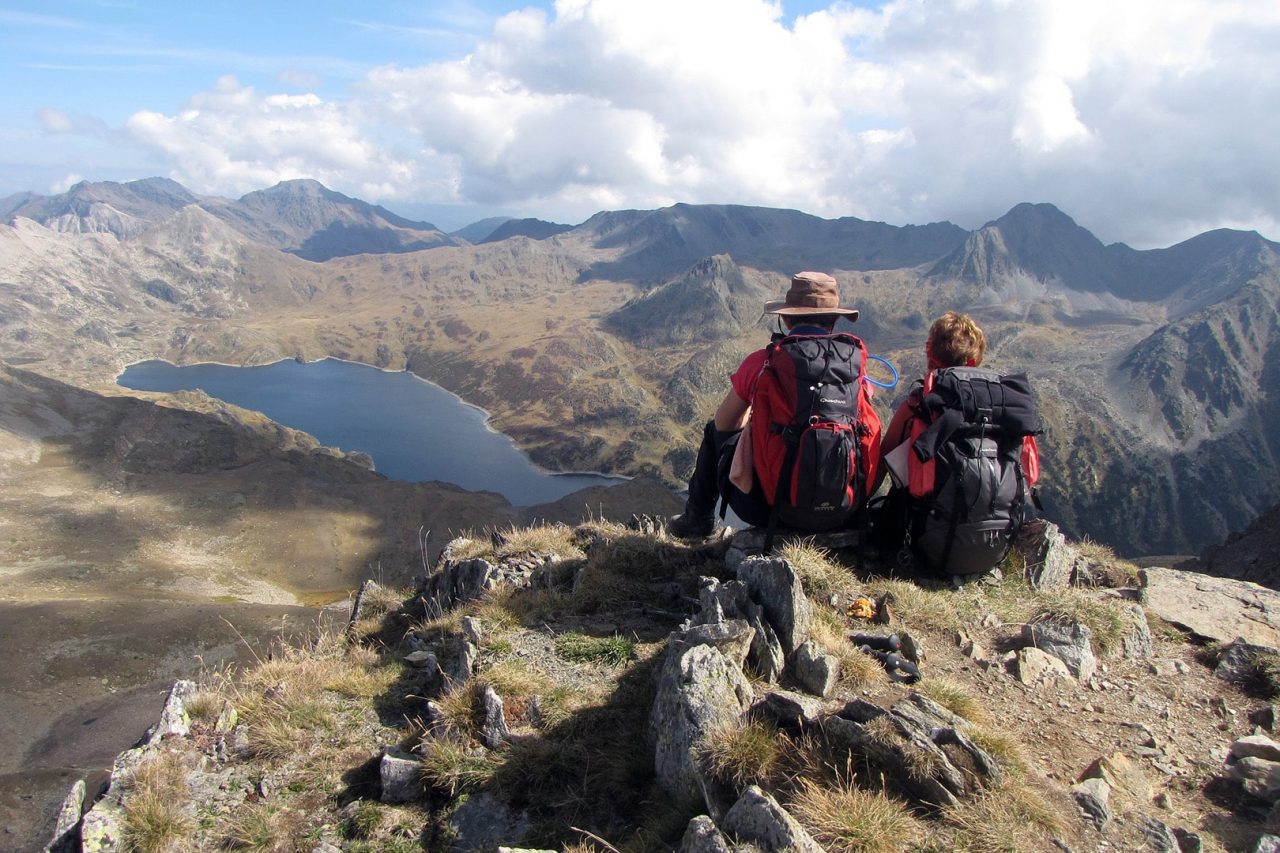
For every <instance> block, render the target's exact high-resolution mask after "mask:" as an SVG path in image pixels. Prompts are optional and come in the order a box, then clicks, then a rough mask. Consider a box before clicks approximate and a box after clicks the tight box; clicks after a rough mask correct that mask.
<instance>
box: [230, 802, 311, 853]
mask: <svg viewBox="0 0 1280 853" xmlns="http://www.w3.org/2000/svg"><path fill="white" fill-rule="evenodd" d="M307 828H308V827H307V818H306V816H305V815H303V814H300V813H299V812H297V811H295V810H293V809H290V808H288V807H286V806H283V805H281V804H280V803H278V802H271V801H265V800H264V801H259V802H256V803H251V804H248V805H246V806H244V808H242V809H240V810H239V811H238V812H237V813H236V814H235V815H234V816H233V818H232V820H231V825H230V827H229V828H228V830H227V833H226V844H225V846H226V847H228V848H230V849H232V850H251V851H260V853H305V851H309V850H311V849H312V848H313V847H314V846H315V841H314V840H313V839H309V838H308V837H307Z"/></svg>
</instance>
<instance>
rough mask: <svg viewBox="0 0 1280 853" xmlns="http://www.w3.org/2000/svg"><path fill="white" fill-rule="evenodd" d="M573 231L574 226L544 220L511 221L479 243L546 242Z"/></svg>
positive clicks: (500, 226)
mask: <svg viewBox="0 0 1280 853" xmlns="http://www.w3.org/2000/svg"><path fill="white" fill-rule="evenodd" d="M572 229H573V226H572V225H561V224H559V223H558V222H547V221H546V220H544V219H509V220H507V221H506V222H504V223H502V224H501V225H499V226H498V227H497V228H495V229H494V230H493V232H492V233H491V234H489V236H488V237H485V238H484V239H483V240H480V241H478V242H481V243H496V242H498V241H499V240H506V239H508V238H510V237H528V238H529V239H531V240H545V239H547V238H548V237H554V236H556V235H557V234H563V233H564V232H566V231H570V230H572Z"/></svg>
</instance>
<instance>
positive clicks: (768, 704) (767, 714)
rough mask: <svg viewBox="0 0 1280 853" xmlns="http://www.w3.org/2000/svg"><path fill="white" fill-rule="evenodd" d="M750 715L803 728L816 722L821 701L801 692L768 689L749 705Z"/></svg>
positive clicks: (783, 724) (820, 709) (820, 711)
mask: <svg viewBox="0 0 1280 853" xmlns="http://www.w3.org/2000/svg"><path fill="white" fill-rule="evenodd" d="M751 715H752V716H753V717H756V718H758V719H766V720H772V721H773V722H775V723H777V724H778V725H780V726H797V727H800V728H804V727H805V726H811V725H813V724H815V723H817V722H818V720H819V718H820V717H821V715H822V703H821V702H819V701H818V700H816V699H814V698H812V697H810V696H805V695H804V694H802V693H792V692H791V691H790V690H770V691H769V692H768V693H766V694H765V695H764V698H762V699H761V700H760V701H758V702H756V703H755V704H754V705H752V706H751Z"/></svg>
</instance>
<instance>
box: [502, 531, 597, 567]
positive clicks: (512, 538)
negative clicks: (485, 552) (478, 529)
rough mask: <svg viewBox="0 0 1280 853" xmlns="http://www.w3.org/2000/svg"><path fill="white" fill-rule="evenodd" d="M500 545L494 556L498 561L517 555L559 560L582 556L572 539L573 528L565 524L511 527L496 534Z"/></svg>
mask: <svg viewBox="0 0 1280 853" xmlns="http://www.w3.org/2000/svg"><path fill="white" fill-rule="evenodd" d="M497 536H498V538H499V539H500V540H501V544H499V545H498V546H497V548H496V549H495V551H494V555H495V556H496V557H498V558H499V559H501V558H503V557H511V556H515V555H517V554H528V553H534V554H547V555H551V556H556V557H560V558H561V559H574V558H580V557H582V556H583V553H582V549H581V548H579V547H578V545H577V542H576V541H575V538H574V533H573V528H572V527H569V526H568V525H566V524H536V525H531V526H529V527H520V528H517V527H514V526H513V527H512V528H511V529H509V530H502V531H499V532H498V534H497Z"/></svg>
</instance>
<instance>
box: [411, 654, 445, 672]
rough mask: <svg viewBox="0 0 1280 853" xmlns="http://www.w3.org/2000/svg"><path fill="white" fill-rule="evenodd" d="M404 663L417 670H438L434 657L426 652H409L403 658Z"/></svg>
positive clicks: (438, 665) (438, 666)
mask: <svg viewBox="0 0 1280 853" xmlns="http://www.w3.org/2000/svg"><path fill="white" fill-rule="evenodd" d="M404 662H405V663H407V664H409V666H413V667H417V668H418V669H426V670H437V669H439V668H440V664H439V663H438V662H437V661H436V656H435V655H434V654H432V653H431V652H428V651H426V650H423V651H418V652H410V653H409V654H407V655H405V656H404Z"/></svg>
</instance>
